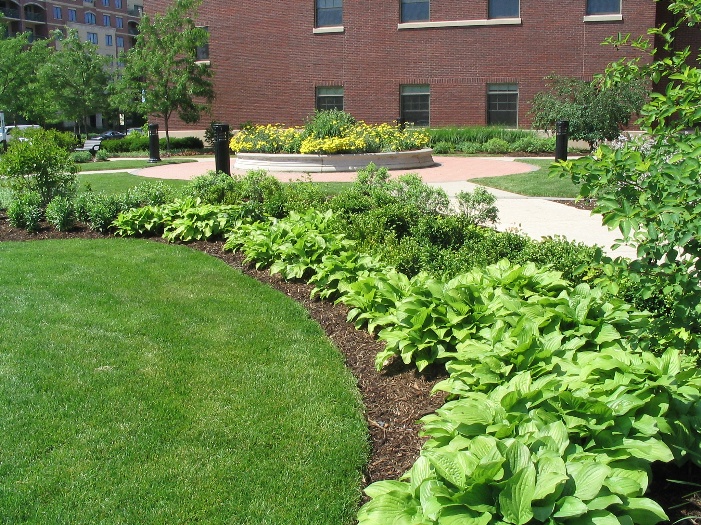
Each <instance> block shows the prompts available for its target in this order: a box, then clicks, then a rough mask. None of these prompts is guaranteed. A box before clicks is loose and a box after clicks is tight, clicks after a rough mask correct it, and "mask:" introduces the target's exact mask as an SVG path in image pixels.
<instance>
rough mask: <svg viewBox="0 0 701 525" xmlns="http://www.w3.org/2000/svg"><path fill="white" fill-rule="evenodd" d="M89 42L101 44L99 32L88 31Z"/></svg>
mask: <svg viewBox="0 0 701 525" xmlns="http://www.w3.org/2000/svg"><path fill="white" fill-rule="evenodd" d="M87 40H88V42H90V43H92V44H95V45H96V46H97V45H100V39H99V38H98V36H97V33H93V32H92V31H88V39H87Z"/></svg>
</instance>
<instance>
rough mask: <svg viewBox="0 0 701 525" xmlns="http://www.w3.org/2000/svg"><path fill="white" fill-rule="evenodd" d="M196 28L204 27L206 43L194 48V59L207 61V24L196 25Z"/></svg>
mask: <svg viewBox="0 0 701 525" xmlns="http://www.w3.org/2000/svg"><path fill="white" fill-rule="evenodd" d="M197 28H198V29H204V30H205V31H206V32H207V43H206V44H205V45H203V46H197V47H196V48H195V60H196V61H197V62H209V36H210V35H209V26H197Z"/></svg>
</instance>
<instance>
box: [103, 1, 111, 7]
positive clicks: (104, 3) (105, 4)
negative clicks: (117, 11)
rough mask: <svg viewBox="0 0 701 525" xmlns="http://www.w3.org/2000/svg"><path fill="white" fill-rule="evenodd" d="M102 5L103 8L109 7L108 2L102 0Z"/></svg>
mask: <svg viewBox="0 0 701 525" xmlns="http://www.w3.org/2000/svg"><path fill="white" fill-rule="evenodd" d="M102 5H103V6H105V7H109V6H110V0H102Z"/></svg>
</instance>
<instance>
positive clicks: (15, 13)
mask: <svg viewBox="0 0 701 525" xmlns="http://www.w3.org/2000/svg"><path fill="white" fill-rule="evenodd" d="M0 13H2V14H3V15H4V16H5V18H15V19H17V20H19V9H12V8H11V7H0Z"/></svg>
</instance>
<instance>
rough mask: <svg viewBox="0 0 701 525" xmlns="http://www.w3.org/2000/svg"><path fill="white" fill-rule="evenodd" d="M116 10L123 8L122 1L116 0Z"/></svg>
mask: <svg viewBox="0 0 701 525" xmlns="http://www.w3.org/2000/svg"><path fill="white" fill-rule="evenodd" d="M114 8H115V9H121V8H122V0H114Z"/></svg>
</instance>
